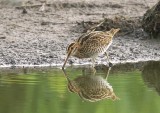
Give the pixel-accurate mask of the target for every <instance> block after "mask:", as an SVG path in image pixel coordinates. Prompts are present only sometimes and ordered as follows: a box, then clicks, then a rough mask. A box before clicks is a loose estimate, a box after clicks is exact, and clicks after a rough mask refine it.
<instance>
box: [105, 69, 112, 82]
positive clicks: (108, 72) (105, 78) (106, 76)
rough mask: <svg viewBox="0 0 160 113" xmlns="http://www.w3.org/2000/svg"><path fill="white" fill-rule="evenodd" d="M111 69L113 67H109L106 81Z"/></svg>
mask: <svg viewBox="0 0 160 113" xmlns="http://www.w3.org/2000/svg"><path fill="white" fill-rule="evenodd" d="M111 68H112V67H109V68H108V71H107V76H106V77H105V79H106V80H107V79H108V76H109V72H110V70H111Z"/></svg>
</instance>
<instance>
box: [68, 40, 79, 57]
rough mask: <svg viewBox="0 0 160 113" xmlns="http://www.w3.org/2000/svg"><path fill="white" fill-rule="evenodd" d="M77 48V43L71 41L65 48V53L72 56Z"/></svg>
mask: <svg viewBox="0 0 160 113" xmlns="http://www.w3.org/2000/svg"><path fill="white" fill-rule="evenodd" d="M77 48H78V44H77V43H71V44H70V45H69V46H68V48H67V54H68V55H70V56H72V55H74V54H75V53H76V51H77Z"/></svg>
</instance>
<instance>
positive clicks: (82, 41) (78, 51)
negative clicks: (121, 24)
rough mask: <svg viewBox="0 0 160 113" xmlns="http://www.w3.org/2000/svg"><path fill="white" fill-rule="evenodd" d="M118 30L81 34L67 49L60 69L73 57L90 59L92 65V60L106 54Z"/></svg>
mask: <svg viewBox="0 0 160 113" xmlns="http://www.w3.org/2000/svg"><path fill="white" fill-rule="evenodd" d="M119 30H120V29H114V28H112V29H111V30H110V31H106V32H103V31H94V30H92V31H90V32H87V33H85V34H83V35H82V36H81V37H79V38H78V40H77V41H76V42H74V43H71V44H70V45H69V46H68V49H67V54H68V56H67V58H66V60H65V62H64V64H63V67H62V69H64V67H65V64H66V62H67V60H68V58H69V57H70V56H75V57H77V58H80V59H82V58H91V59H92V61H93V63H94V59H95V58H96V57H97V56H99V55H102V54H104V53H105V52H106V50H107V49H108V47H109V46H110V45H111V43H112V38H113V36H114V35H115V34H116V33H117V32H118V31H119Z"/></svg>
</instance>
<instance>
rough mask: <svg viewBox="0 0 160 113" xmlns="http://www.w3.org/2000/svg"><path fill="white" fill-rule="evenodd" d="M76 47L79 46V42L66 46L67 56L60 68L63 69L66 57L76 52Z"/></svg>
mask: <svg viewBox="0 0 160 113" xmlns="http://www.w3.org/2000/svg"><path fill="white" fill-rule="evenodd" d="M78 47H79V44H78V43H71V44H70V45H69V46H68V48H67V58H66V60H65V62H64V64H63V67H62V69H64V67H65V65H66V62H67V60H68V58H69V57H70V56H73V55H74V54H75V53H76V51H77V49H78Z"/></svg>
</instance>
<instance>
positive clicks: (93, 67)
mask: <svg viewBox="0 0 160 113" xmlns="http://www.w3.org/2000/svg"><path fill="white" fill-rule="evenodd" d="M92 70H93V75H95V73H96V69H95V58H92Z"/></svg>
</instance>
